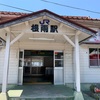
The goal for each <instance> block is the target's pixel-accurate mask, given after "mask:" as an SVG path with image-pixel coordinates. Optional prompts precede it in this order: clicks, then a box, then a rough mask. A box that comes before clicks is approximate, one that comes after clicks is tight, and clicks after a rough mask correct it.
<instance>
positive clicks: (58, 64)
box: [55, 60, 63, 67]
mask: <svg viewBox="0 0 100 100" xmlns="http://www.w3.org/2000/svg"><path fill="white" fill-rule="evenodd" d="M55 67H63V60H55Z"/></svg>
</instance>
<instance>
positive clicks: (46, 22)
mask: <svg viewBox="0 0 100 100" xmlns="http://www.w3.org/2000/svg"><path fill="white" fill-rule="evenodd" d="M49 22H50V21H49V20H48V19H43V21H40V22H39V23H40V24H41V25H44V24H47V25H49Z"/></svg>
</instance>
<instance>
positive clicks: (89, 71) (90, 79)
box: [80, 45, 100, 83]
mask: <svg viewBox="0 0 100 100" xmlns="http://www.w3.org/2000/svg"><path fill="white" fill-rule="evenodd" d="M89 47H100V46H98V45H97V46H96V45H82V46H81V47H80V67H81V83H100V68H90V67H89Z"/></svg>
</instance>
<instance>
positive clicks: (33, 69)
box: [23, 50, 54, 84]
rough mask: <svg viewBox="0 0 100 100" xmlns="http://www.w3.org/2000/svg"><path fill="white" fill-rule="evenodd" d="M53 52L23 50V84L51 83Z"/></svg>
mask: <svg viewBox="0 0 100 100" xmlns="http://www.w3.org/2000/svg"><path fill="white" fill-rule="evenodd" d="M53 57H54V52H53V51H47V50H24V66H23V83H24V84H38V83H40V84H41V83H45V84H46V83H47V84H52V83H53V80H54V79H53V77H54V66H53V65H54V61H53V59H54V58H53Z"/></svg>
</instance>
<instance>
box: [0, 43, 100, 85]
mask: <svg viewBox="0 0 100 100" xmlns="http://www.w3.org/2000/svg"><path fill="white" fill-rule="evenodd" d="M33 44H34V43H33ZM39 44H42V43H36V45H35V44H34V45H32V46H33V47H32V46H31V45H29V43H26V44H25V43H23V46H22V45H20V47H22V48H25V49H33V50H41V47H40V46H38V45H39ZM51 44H52V43H51ZM41 46H42V48H43V50H52V49H55V50H61V49H59V48H62V50H64V83H74V77H75V76H74V70H73V69H74V68H73V54H72V52H73V47H72V46H70V45H65V46H64V45H63V44H60V45H59V46H58V44H55V45H54V44H52V45H50V44H46V45H45V46H44V45H43V44H42V45H41ZM89 47H100V46H98V45H97V46H95V45H93V46H92V45H80V70H81V72H80V75H81V83H99V82H100V80H99V78H100V68H90V67H89ZM19 49H20V48H19V45H17V44H16V45H13V46H12V47H11V50H10V63H9V77H8V84H18V59H19V57H18V52H19ZM4 52H5V50H4V48H3V49H1V50H0V69H1V70H0V84H1V83H2V74H3V73H2V72H3V65H4Z"/></svg>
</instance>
